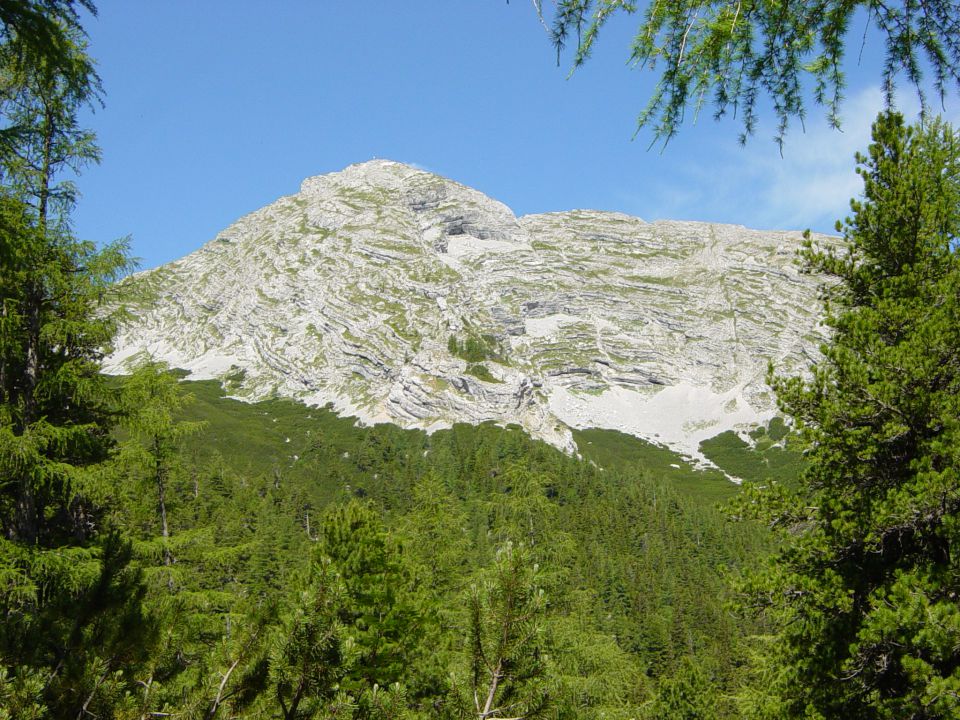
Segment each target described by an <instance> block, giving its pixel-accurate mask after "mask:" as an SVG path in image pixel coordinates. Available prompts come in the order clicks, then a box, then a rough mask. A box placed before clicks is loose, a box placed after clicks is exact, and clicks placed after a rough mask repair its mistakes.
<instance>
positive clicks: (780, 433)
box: [700, 419, 804, 484]
mask: <svg viewBox="0 0 960 720" xmlns="http://www.w3.org/2000/svg"><path fill="white" fill-rule="evenodd" d="M775 420H776V419H775ZM775 420H774V421H771V423H770V427H769V429H764V428H757V429H756V430H754V431H753V432H752V433H751V434H750V442H749V443H748V442H746V441H745V440H744V439H743V438H741V437H740V436H739V435H737V434H736V433H735V432H733V431H732V430H728V431H727V432H725V433H721V434H720V435H717V436H716V437H712V438H710V439H708V440H704V441H703V442H702V443H700V451H701V452H702V453H703V454H704V456H705V457H706V458H707V459H708V460H710V461H711V462H713V463H715V464H716V465H717V466H718V467H720V468H722V469H723V471H724V472H726V473H728V474H730V475H732V476H733V477H736V478H739V479H741V480H747V481H751V482H768V481H775V482H782V483H787V484H791V483H795V482H796V480H797V478H799V477H800V473H801V472H802V471H803V466H804V463H803V456H802V455H801V454H800V453H799V452H798V451H797V450H796V449H795V448H794V444H795V442H794V441H793V440H792V439H790V438H789V436H788V435H787V432H788V429H787V427H786V426H785V425H784V424H783V421H782V420H780V422H779V424H775Z"/></svg>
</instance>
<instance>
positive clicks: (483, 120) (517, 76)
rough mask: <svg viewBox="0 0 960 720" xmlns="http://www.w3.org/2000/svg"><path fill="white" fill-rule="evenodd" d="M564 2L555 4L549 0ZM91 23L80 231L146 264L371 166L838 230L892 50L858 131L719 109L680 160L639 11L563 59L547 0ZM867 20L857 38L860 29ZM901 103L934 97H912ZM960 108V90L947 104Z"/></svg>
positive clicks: (423, 2)
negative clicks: (89, 137) (740, 138)
mask: <svg viewBox="0 0 960 720" xmlns="http://www.w3.org/2000/svg"><path fill="white" fill-rule="evenodd" d="M545 4H546V3H545ZM97 5H98V8H99V11H100V12H99V17H98V18H96V19H89V20H88V21H87V22H86V28H87V31H88V34H89V36H90V53H91V55H92V56H93V57H94V58H96V59H97V61H98V64H99V71H100V75H101V77H102V79H103V83H104V88H105V91H106V107H105V108H103V109H98V110H97V112H96V113H95V114H93V115H91V116H90V117H88V118H86V124H87V125H88V126H89V127H91V128H93V129H94V130H95V131H96V133H97V135H98V138H99V142H100V145H101V148H102V150H103V161H102V163H101V164H100V165H99V166H96V167H92V168H90V169H88V170H87V171H86V172H85V173H84V174H83V176H82V177H81V178H80V182H79V185H80V189H81V192H82V193H83V197H82V199H81V201H80V204H79V206H78V208H77V212H76V214H75V226H76V230H77V233H78V234H79V235H80V236H81V237H82V238H84V239H92V240H98V241H106V240H111V239H115V238H118V237H123V236H126V235H130V236H131V238H132V246H133V253H134V255H136V256H137V257H139V258H140V259H141V264H142V267H145V268H147V267H153V266H155V265H158V264H160V263H163V262H167V261H170V260H173V259H176V258H178V257H181V256H182V255H185V254H187V253H189V252H191V251H193V250H196V249H197V248H199V247H200V246H201V245H202V244H203V243H205V242H207V241H208V240H210V239H212V238H213V237H214V235H215V234H216V233H217V232H218V231H219V230H222V229H223V228H225V227H226V226H227V225H229V224H230V223H231V222H233V221H234V220H236V219H237V218H239V217H240V216H242V215H244V214H246V213H248V212H251V211H253V210H256V209H257V208H259V207H262V206H263V205H265V204H267V203H269V202H272V201H273V200H275V199H276V198H278V197H280V196H282V195H286V194H290V193H293V192H296V191H297V189H298V188H299V185H300V181H301V180H302V179H303V178H305V177H309V176H311V175H318V174H322V173H327V172H332V171H336V170H340V169H342V168H343V167H345V166H347V165H349V164H351V163H354V162H362V161H365V160H369V159H371V158H373V157H380V158H389V159H392V160H399V161H402V162H407V163H411V164H416V165H418V166H420V167H423V168H425V169H428V170H431V171H433V172H437V173H439V174H441V175H445V176H447V177H450V178H452V179H454V180H457V181H459V182H462V183H464V184H466V185H470V186H472V187H475V188H477V189H479V190H481V191H483V192H485V193H487V194H488V195H491V196H492V197H495V198H496V199H498V200H500V201H502V202H505V203H506V204H507V205H509V206H510V207H511V208H512V209H513V210H514V212H516V213H517V214H518V215H522V214H527V213H536V212H547V211H552V210H569V209H574V208H593V209H601V210H617V211H621V212H627V213H630V214H634V215H639V216H640V217H642V218H644V219H647V220H655V219H658V218H671V219H689V220H706V221H716V222H726V223H736V224H742V225H746V226H749V227H757V228H789V229H803V228H807V227H810V228H813V229H814V230H820V231H830V230H831V229H832V227H833V223H834V221H835V220H836V219H837V218H838V217H841V216H842V215H844V214H845V212H846V209H847V207H848V201H849V198H850V197H851V196H852V195H855V194H856V193H857V192H858V190H859V183H858V179H857V177H856V175H855V174H854V173H853V160H852V158H853V153H854V152H855V151H856V150H857V149H861V148H863V147H864V146H865V145H866V143H867V141H868V140H869V126H870V122H871V120H872V119H873V117H874V116H875V115H876V112H877V110H879V109H880V107H881V97H880V93H879V90H878V82H879V74H880V73H879V67H880V60H881V58H880V51H881V49H880V47H879V44H878V43H876V42H874V43H872V44H868V46H867V48H866V50H865V52H864V56H863V59H862V61H861V67H857V66H856V64H855V61H856V55H857V53H856V52H853V53H852V55H853V58H852V62H851V67H850V68H849V74H850V87H849V88H848V92H847V95H848V100H847V102H846V104H845V105H844V112H843V115H844V121H845V124H844V131H843V132H842V133H840V132H835V131H833V130H830V129H828V128H827V127H826V125H825V123H824V122H823V119H822V115H823V113H822V111H821V110H819V109H817V108H811V112H810V115H811V117H810V118H809V120H808V122H807V123H806V132H802V131H801V128H800V127H799V126H796V127H794V128H793V131H792V132H791V133H790V135H789V136H788V138H787V145H786V147H785V149H784V157H782V158H781V157H780V155H779V153H778V152H777V148H776V146H775V145H774V143H773V142H772V139H771V138H772V135H773V130H772V123H771V122H769V121H770V118H769V117H767V118H766V120H767V121H768V124H766V125H761V127H760V128H759V130H758V132H757V134H756V136H755V137H754V138H753V139H752V140H751V141H750V142H749V143H748V145H747V147H746V148H741V147H740V146H739V145H738V144H737V141H736V138H737V134H738V132H739V125H738V124H737V123H736V121H729V122H727V121H725V122H722V123H715V122H713V121H712V119H710V115H709V113H707V114H705V117H703V118H702V119H701V120H700V121H699V123H697V124H696V125H693V124H689V123H688V125H687V126H685V127H684V129H683V130H682V131H681V134H680V136H679V137H678V138H675V139H674V140H673V141H671V143H670V145H669V146H668V147H667V148H666V150H665V151H663V152H660V151H659V150H657V149H654V150H648V149H647V148H648V145H649V142H650V136H649V134H647V133H645V132H644V131H641V133H640V134H639V135H638V136H637V137H636V139H634V130H635V124H636V116H637V114H638V112H639V111H640V109H641V108H642V107H643V105H644V103H645V101H646V98H647V96H648V94H649V91H650V89H651V88H652V86H653V83H654V77H653V76H652V75H651V74H650V73H646V72H641V71H638V70H635V69H632V68H630V67H629V66H628V65H627V63H626V59H627V55H628V47H629V43H630V39H631V37H632V34H633V31H634V30H635V26H636V23H637V20H636V19H635V18H630V17H626V16H624V17H621V18H617V19H616V20H615V21H613V22H611V24H610V25H609V26H608V27H607V28H606V29H605V31H604V33H603V35H602V37H601V42H600V44H599V46H598V48H597V51H596V52H595V53H594V56H593V57H592V59H591V60H590V62H589V63H588V64H587V65H586V66H585V67H583V68H581V69H579V70H578V71H577V72H576V73H575V74H574V75H572V76H569V77H568V70H569V57H566V58H562V59H561V65H560V67H557V64H556V56H555V54H554V53H553V51H552V49H551V47H550V44H549V42H548V39H547V37H546V34H545V32H544V30H543V28H542V27H541V26H540V24H539V21H538V19H537V17H536V14H535V12H534V10H533V8H532V5H531V3H530V2H527V1H524V0H514V1H513V2H511V3H510V4H507V3H506V2H503V0H406V1H405V2H403V3H399V2H395V1H394V0H375V1H374V2H363V3H360V2H346V1H341V2H322V3H321V2H316V0H284V1H283V2H266V0H262V1H258V2H253V1H252V0H251V1H245V0H203V2H196V1H195V0H136V1H135V2H131V1H130V0H99V2H98V3H97ZM861 32H862V27H861V28H856V29H855V31H854V32H853V33H852V34H853V35H855V36H856V37H857V38H859V36H860V33H861ZM902 104H903V109H905V110H908V111H911V112H913V111H915V109H916V103H915V101H913V99H912V96H911V95H910V94H909V91H907V89H906V88H905V89H904V100H903V102H902ZM947 110H948V113H947V114H948V116H949V117H952V118H953V119H954V120H956V119H957V118H958V117H960V115H958V113H957V110H958V102H957V101H956V99H955V97H954V98H951V99H949V100H948V104H947Z"/></svg>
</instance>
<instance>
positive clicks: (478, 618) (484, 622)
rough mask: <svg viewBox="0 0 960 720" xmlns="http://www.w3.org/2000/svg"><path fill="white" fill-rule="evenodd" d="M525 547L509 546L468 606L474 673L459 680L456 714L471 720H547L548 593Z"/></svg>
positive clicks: (471, 669) (469, 649) (475, 588)
mask: <svg viewBox="0 0 960 720" xmlns="http://www.w3.org/2000/svg"><path fill="white" fill-rule="evenodd" d="M537 571H538V568H537V566H536V565H535V563H533V562H532V560H530V558H529V556H528V554H527V552H526V551H525V550H524V549H523V548H522V547H519V546H518V547H514V546H513V545H511V544H507V545H505V546H504V547H503V548H502V549H501V550H500V552H499V553H498V556H497V559H496V563H495V565H494V567H493V569H492V572H491V573H490V574H489V576H488V577H484V578H483V579H482V580H481V582H479V583H477V584H476V585H474V586H473V587H472V589H471V592H470V598H469V601H468V617H467V647H466V648H465V649H466V652H467V655H468V659H469V672H468V673H467V675H466V677H463V676H462V675H461V676H455V678H454V698H453V700H454V702H453V707H452V709H453V712H454V715H455V717H457V718H462V719H463V720H466V719H467V718H471V719H475V720H495V719H496V718H512V719H514V720H533V719H534V718H542V717H546V716H547V712H548V710H549V709H550V695H549V692H548V691H547V687H546V679H545V675H546V667H545V663H544V659H543V657H542V646H543V639H542V633H543V617H544V611H545V603H544V597H543V591H542V589H541V588H540V587H539V583H538V582H537Z"/></svg>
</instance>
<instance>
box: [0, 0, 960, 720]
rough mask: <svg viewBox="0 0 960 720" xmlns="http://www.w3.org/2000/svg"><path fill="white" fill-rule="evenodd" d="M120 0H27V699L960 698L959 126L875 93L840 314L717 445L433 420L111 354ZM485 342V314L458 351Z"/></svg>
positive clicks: (20, 426)
mask: <svg viewBox="0 0 960 720" xmlns="http://www.w3.org/2000/svg"><path fill="white" fill-rule="evenodd" d="M93 11H95V8H93V5H92V4H91V3H90V2H89V0H78V1H77V2H72V1H71V0H9V1H5V2H2V3H0V25H2V32H0V67H2V69H3V73H2V78H3V80H2V86H0V118H2V122H3V125H2V127H0V613H2V623H0V719H2V720H40V719H48V718H55V719H60V718H76V719H77V720H84V718H97V719H105V718H122V719H124V720H126V719H130V720H133V719H139V720H147V719H149V718H177V719H183V720H189V719H196V720H200V719H201V718H203V719H206V720H214V719H215V718H222V719H226V718H250V719H256V718H283V719H284V720H293V719H302V720H306V719H308V718H316V719H318V720H320V719H328V718H355V719H357V720H360V719H369V720H375V719H376V720H386V719H388V718H390V719H398V720H399V719H401V718H407V719H411V720H412V719H414V718H439V719H443V718H450V719H453V718H458V719H464V720H465V719H467V718H471V719H475V720H521V719H523V720H533V719H534V718H556V719H560V718H570V719H574V718H582V719H584V720H592V719H593V720H601V719H605V720H629V719H635V720H640V719H641V718H645V719H646V718H649V719H654V718H656V719H664V720H693V719H700V720H719V719H721V718H740V717H743V718H758V719H759V718H767V719H773V718H806V719H808V720H813V719H815V718H821V719H824V720H825V719H828V718H863V719H865V720H881V719H883V720H893V719H894V718H913V719H915V720H934V719H941V718H943V719H945V718H956V717H960V601H958V593H960V561H958V553H956V552H954V550H955V549H957V543H956V542H955V541H960V524H958V517H960V516H958V511H960V477H958V470H960V450H958V448H960V442H958V441H960V259H958V255H957V238H958V237H960V135H958V133H957V131H956V130H955V129H953V128H952V127H950V126H949V125H947V124H946V123H943V122H942V121H940V120H938V119H936V118H933V117H929V116H928V117H926V118H925V119H924V121H923V122H921V123H919V124H916V125H909V124H907V123H906V121H905V120H904V119H903V117H902V116H901V115H899V114H897V113H895V112H892V111H890V112H885V113H883V114H882V115H881V116H880V117H878V119H877V121H876V123H875V125H874V132H873V142H872V144H871V145H870V147H869V148H866V149H864V152H863V154H861V155H859V156H858V157H857V158H856V163H857V168H858V170H857V171H858V173H859V175H860V177H861V178H862V182H863V194H862V196H861V197H860V199H858V200H855V201H853V202H852V204H851V215H850V217H849V218H848V219H846V220H845V221H844V222H842V223H841V224H840V225H839V226H838V231H839V232H840V233H842V235H843V246H842V248H839V249H838V248H835V247H830V248H821V247H818V246H817V245H816V244H815V243H813V242H809V241H808V243H807V244H806V245H805V247H803V248H801V249H800V253H799V261H800V262H803V263H805V266H806V267H807V268H809V269H810V270H811V271H815V272H818V273H821V274H823V275H824V276H825V277H827V278H830V279H831V282H829V283H827V284H825V286H824V290H823V299H824V302H825V305H826V313H827V315H826V317H827V324H828V325H829V327H830V329H831V332H832V335H831V340H830V341H829V342H828V343H827V344H825V345H824V347H823V349H822V350H823V353H822V358H821V359H820V360H818V362H817V364H816V365H815V366H813V367H812V368H811V373H810V374H809V375H806V376H802V377H783V376H780V375H778V374H777V373H776V371H775V369H772V370H771V373H770V378H769V381H770V383H771V386H772V387H773V389H774V391H775V392H776V394H777V397H778V398H779V406H780V409H781V412H782V415H783V418H777V419H775V420H774V421H772V422H771V423H770V424H769V425H768V426H767V427H766V428H759V429H757V430H756V431H755V432H754V433H753V435H752V437H751V438H750V440H751V442H749V443H748V442H746V441H745V440H744V439H742V438H740V437H739V436H737V435H735V434H734V433H727V434H725V435H721V436H718V437H717V438H714V439H713V440H711V441H708V442H707V443H704V445H703V447H702V450H703V452H704V453H705V455H706V456H707V457H709V458H710V459H711V460H713V462H714V463H715V464H716V465H717V466H718V467H719V468H720V469H721V470H722V471H725V472H727V473H729V474H730V475H734V476H736V477H739V478H743V479H744V480H745V481H746V482H744V484H743V485H742V486H739V485H735V484H733V483H731V482H730V481H729V480H728V479H727V477H726V475H725V474H724V473H723V472H721V471H718V470H701V469H698V468H696V467H693V466H691V465H689V464H688V463H687V462H685V461H684V460H683V459H682V458H680V457H678V456H676V455H674V454H673V453H671V452H670V451H669V450H667V449H665V448H663V447H659V446H654V445H650V444H648V443H645V442H642V441H640V440H637V439H636V438H631V437H628V436H625V435H620V434H618V433H615V432H612V431H604V430H584V431H578V432H576V433H575V440H576V442H577V444H578V447H579V454H577V455H572V454H568V453H564V452H562V451H560V450H558V449H556V448H554V447H552V446H550V445H547V444H545V443H543V442H540V441H536V440H533V439H531V438H530V437H529V436H528V435H526V434H525V433H524V432H523V431H522V430H521V429H520V428H518V427H513V426H508V427H500V426H497V425H494V424H484V425H480V426H470V425H455V426H454V427H452V428H450V429H446V430H440V431H437V432H434V433H433V434H430V435H428V434H426V433H424V432H421V431H416V430H403V429H400V428H398V427H396V426H392V425H376V426H371V427H360V426H357V425H356V424H355V423H354V421H353V419H351V418H341V417H338V416H337V415H336V414H334V413H333V412H332V410H330V409H329V408H316V407H313V408H310V407H305V406H302V405H298V404H296V403H294V402H291V401H286V400H281V399H274V400H269V401H266V402H260V403H241V402H238V401H235V400H232V399H229V398H228V397H226V394H227V390H226V389H224V388H222V387H221V386H220V385H219V384H218V383H215V382H211V381H206V382H192V381H189V380H185V379H184V378H183V373H181V372H178V371H177V369H176V368H170V367H167V366H165V365H162V364H160V363H153V362H146V363H144V364H142V365H141V366H140V367H139V369H138V370H137V371H136V372H134V373H132V374H131V375H129V376H124V377H119V376H115V377H109V376H106V375H104V374H102V373H101V372H100V366H99V361H100V360H101V358H102V357H103V354H104V352H105V351H106V350H107V349H108V348H109V345H110V341H111V337H113V333H114V332H115V330H116V327H117V323H118V322H120V321H121V320H122V313H123V296H122V285H117V284H116V281H117V280H118V279H119V278H121V277H123V276H124V274H126V273H128V272H129V271H130V269H131V265H130V262H129V254H128V249H127V247H126V245H125V243H123V242H119V243H115V244H108V245H96V244H94V243H90V242H86V241H81V240H79V239H77V238H76V237H75V236H74V234H73V232H72V230H71V222H70V218H71V212H72V209H73V207H74V202H75V199H76V188H75V186H74V184H73V182H72V181H71V180H70V179H69V178H72V177H73V176H74V175H75V174H76V172H78V171H80V170H82V168H83V167H84V166H85V165H87V164H89V163H91V162H95V161H97V159H98V150H97V147H96V144H95V138H94V137H93V136H92V134H91V133H89V132H88V131H86V130H85V129H84V128H82V127H81V126H80V122H79V120H78V118H79V117H80V116H81V115H80V113H81V111H82V109H83V108H85V107H87V106H89V105H91V104H93V105H95V104H97V103H99V102H100V100H101V97H102V90H101V88H100V83H99V79H98V77H97V74H96V71H95V67H94V64H93V61H92V60H91V58H90V56H89V55H88V51H87V48H86V46H85V40H84V37H85V36H84V34H83V30H82V27H81V26H80V17H81V12H93ZM450 346H451V352H454V353H455V354H457V355H460V356H462V357H463V358H464V359H466V360H473V359H476V358H480V359H483V357H486V356H489V355H491V354H495V353H496V352H497V348H496V346H495V345H494V344H493V342H492V341H491V340H490V339H488V338H467V339H465V340H462V341H461V340H458V339H457V338H456V337H451V339H450Z"/></svg>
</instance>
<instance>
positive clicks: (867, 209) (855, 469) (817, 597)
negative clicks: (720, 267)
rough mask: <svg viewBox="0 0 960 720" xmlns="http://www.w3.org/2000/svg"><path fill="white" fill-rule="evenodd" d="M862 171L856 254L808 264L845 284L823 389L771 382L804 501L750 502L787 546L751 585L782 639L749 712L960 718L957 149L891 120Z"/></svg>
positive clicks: (952, 138) (853, 242)
mask: <svg viewBox="0 0 960 720" xmlns="http://www.w3.org/2000/svg"><path fill="white" fill-rule="evenodd" d="M857 159H858V162H859V168H858V172H859V174H860V176H861V177H862V178H863V182H864V191H863V197H862V199H860V200H856V201H854V202H852V204H851V207H852V210H853V215H852V217H851V218H849V219H848V220H847V221H846V222H845V224H844V225H843V226H842V229H843V231H844V239H845V244H846V251H838V250H836V249H830V248H818V247H815V246H813V245H809V244H808V247H807V249H806V251H805V252H804V257H805V259H806V262H807V265H808V267H810V268H812V269H815V270H817V271H819V272H824V273H826V274H828V275H830V276H832V277H833V278H834V279H835V282H834V283H833V284H831V285H829V286H828V287H827V288H826V289H825V293H826V299H827V301H828V305H827V307H828V319H827V322H828V324H829V325H830V327H831V328H832V330H833V337H832V340H831V341H830V342H829V343H828V344H827V345H826V346H825V347H824V348H823V359H822V360H821V361H820V362H819V363H818V364H817V365H816V366H815V367H814V368H813V373H812V376H811V377H809V378H799V377H791V378H777V379H776V380H775V382H774V387H775V388H776V391H777V394H778V397H779V399H780V402H781V405H782V408H783V409H784V410H785V411H786V412H787V413H788V414H789V415H790V416H791V417H793V418H794V419H795V420H796V421H797V423H798V424H799V426H800V428H801V430H802V434H803V439H804V441H805V444H806V447H807V448H808V450H807V457H808V460H809V466H808V469H807V470H806V472H805V474H804V476H803V482H802V483H801V485H800V488H799V489H798V490H796V491H789V490H786V491H785V490H782V489H777V488H767V489H765V490H756V489H755V490H754V492H753V493H752V494H751V495H749V496H747V497H748V499H750V500H759V501H760V503H761V506H762V507H763V508H764V509H765V510H764V511H765V513H766V517H767V519H768V521H769V522H770V523H771V524H772V525H774V526H775V527H777V528H780V529H781V532H782V533H783V536H784V541H785V545H784V549H783V550H782V551H781V552H780V553H779V554H778V555H777V556H776V557H775V558H774V559H773V560H772V562H771V564H770V566H769V567H768V568H767V570H766V571H764V572H763V573H760V574H759V575H757V576H755V577H754V578H753V580H752V581H751V582H750V583H748V584H747V586H746V590H747V602H748V603H749V604H751V605H753V606H755V607H759V608H763V609H764V610H765V611H767V612H768V613H769V614H770V617H773V618H776V620H777V621H778V623H779V626H780V628H781V631H780V637H779V642H777V643H774V644H773V650H772V652H770V653H767V654H766V657H767V662H768V663H769V666H768V667H767V668H766V670H765V671H764V673H765V677H766V680H767V682H768V683H769V686H768V688H766V690H765V691H763V692H761V693H760V699H759V700H758V699H757V698H756V697H754V698H753V699H751V700H749V701H748V703H747V704H748V705H749V706H751V707H756V708H764V710H763V711H762V712H759V713H757V714H758V715H761V716H766V717H782V718H792V717H796V718H800V717H803V718H840V717H858V718H863V719H864V720H874V719H876V720H879V719H881V718H883V719H886V718H912V719H914V720H934V719H935V718H949V717H957V716H958V714H960V700H958V698H960V656H958V654H957V648H958V647H960V606H958V603H957V597H958V596H960V566H958V561H957V555H956V552H955V548H956V546H957V543H958V542H960V535H958V530H960V526H958V524H957V517H958V511H960V474H958V473H960V450H958V448H960V256H958V253H957V239H958V237H960V137H958V134H957V132H956V131H955V130H954V129H953V128H951V127H950V126H949V125H947V124H945V123H943V122H941V121H939V120H927V121H926V122H925V123H923V124H921V125H917V126H907V125H905V123H904V121H903V118H902V117H901V116H900V115H898V114H896V113H886V114H884V115H881V116H880V117H879V118H878V120H877V121H876V123H875V124H874V128H873V144H872V145H871V146H870V148H869V150H868V152H867V153H866V154H865V155H860V156H858V158H857ZM749 505H750V503H749V502H747V503H746V506H749ZM770 690H772V692H767V691H770Z"/></svg>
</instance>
